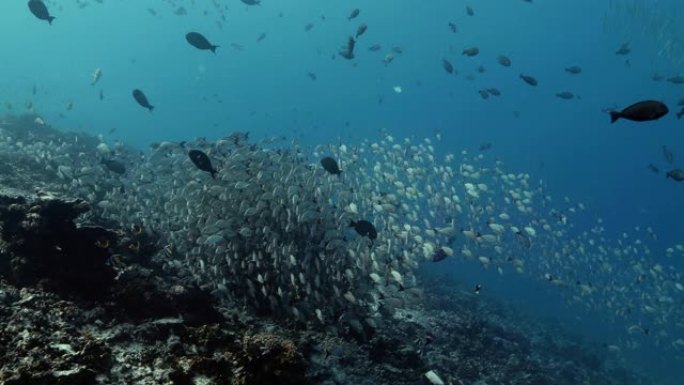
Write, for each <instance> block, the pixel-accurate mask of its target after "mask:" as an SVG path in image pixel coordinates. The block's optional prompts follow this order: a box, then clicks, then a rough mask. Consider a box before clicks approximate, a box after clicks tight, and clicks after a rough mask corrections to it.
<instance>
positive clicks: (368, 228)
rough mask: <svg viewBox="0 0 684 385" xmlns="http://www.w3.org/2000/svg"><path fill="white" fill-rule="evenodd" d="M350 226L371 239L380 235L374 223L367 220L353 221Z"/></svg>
mask: <svg viewBox="0 0 684 385" xmlns="http://www.w3.org/2000/svg"><path fill="white" fill-rule="evenodd" d="M349 227H353V228H354V230H356V232H357V233H358V234H359V235H360V236H362V237H368V239H370V240H371V241H372V240H374V239H376V238H377V237H378V231H377V230H376V229H375V226H373V224H372V223H370V222H368V221H366V220H363V219H362V220H360V221H356V222H355V221H351V222H349Z"/></svg>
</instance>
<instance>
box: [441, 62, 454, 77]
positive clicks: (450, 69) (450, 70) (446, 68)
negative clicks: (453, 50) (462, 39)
mask: <svg viewBox="0 0 684 385" xmlns="http://www.w3.org/2000/svg"><path fill="white" fill-rule="evenodd" d="M442 68H444V71H446V72H447V73H448V74H453V73H454V66H453V65H451V63H450V62H449V61H448V60H447V59H442Z"/></svg>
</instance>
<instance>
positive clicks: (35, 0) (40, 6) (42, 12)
mask: <svg viewBox="0 0 684 385" xmlns="http://www.w3.org/2000/svg"><path fill="white" fill-rule="evenodd" d="M28 7H29V10H31V13H32V14H33V16H35V17H37V18H38V19H40V20H46V21H47V22H48V24H50V25H52V20H55V17H54V16H50V11H48V9H47V7H46V6H45V3H43V2H42V1H41V0H30V1H29V2H28Z"/></svg>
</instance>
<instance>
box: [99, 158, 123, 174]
mask: <svg viewBox="0 0 684 385" xmlns="http://www.w3.org/2000/svg"><path fill="white" fill-rule="evenodd" d="M102 164H103V165H104V166H105V167H107V169H108V170H109V171H111V172H113V173H116V174H125V173H126V166H125V165H124V164H123V163H121V162H119V161H118V160H114V159H102Z"/></svg>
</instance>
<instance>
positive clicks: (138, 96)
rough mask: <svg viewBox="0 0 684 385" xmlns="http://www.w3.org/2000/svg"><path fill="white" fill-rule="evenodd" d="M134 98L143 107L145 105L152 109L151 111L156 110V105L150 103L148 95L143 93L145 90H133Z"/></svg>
mask: <svg viewBox="0 0 684 385" xmlns="http://www.w3.org/2000/svg"><path fill="white" fill-rule="evenodd" d="M133 98H134V99H135V101H136V102H138V104H140V105H141V106H142V107H145V108H147V109H148V110H150V112H152V110H154V106H153V105H151V104H150V102H149V101H148V100H147V97H146V96H145V94H143V92H142V91H140V90H139V89H137V88H136V89H134V90H133Z"/></svg>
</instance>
